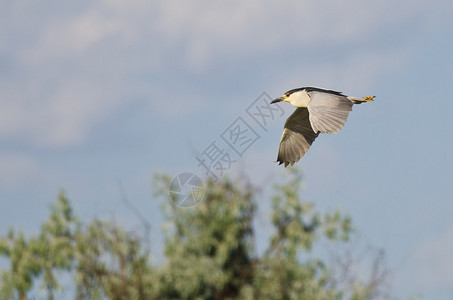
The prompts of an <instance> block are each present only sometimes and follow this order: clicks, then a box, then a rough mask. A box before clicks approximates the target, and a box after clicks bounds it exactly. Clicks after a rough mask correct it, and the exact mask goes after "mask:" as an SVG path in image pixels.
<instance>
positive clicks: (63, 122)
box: [0, 0, 432, 147]
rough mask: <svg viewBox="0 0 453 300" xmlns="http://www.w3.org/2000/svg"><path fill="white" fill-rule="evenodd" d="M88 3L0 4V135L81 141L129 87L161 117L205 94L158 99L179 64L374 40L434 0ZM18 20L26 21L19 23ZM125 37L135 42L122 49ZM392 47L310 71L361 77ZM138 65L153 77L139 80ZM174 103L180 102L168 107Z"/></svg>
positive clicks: (384, 61)
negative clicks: (2, 67) (2, 24)
mask: <svg viewBox="0 0 453 300" xmlns="http://www.w3.org/2000/svg"><path fill="white" fill-rule="evenodd" d="M30 5H31V4H30ZM84 5H85V7H83V8H82V9H80V7H78V9H77V10H68V9H64V12H65V14H62V15H59V14H58V10H57V11H56V12H53V13H52V14H50V13H49V12H48V11H45V10H44V11H43V10H40V12H41V13H42V14H44V13H45V14H44V15H38V16H36V15H35V14H30V13H29V12H28V11H29V10H30V9H27V6H26V4H21V5H19V6H17V5H16V6H14V7H12V6H11V7H10V8H9V11H7V12H6V13H5V12H4V14H6V15H7V17H8V19H7V21H8V23H9V27H8V28H9V29H6V28H2V29H0V33H1V34H2V35H3V34H5V36H6V37H7V39H6V40H7V41H8V46H4V47H1V48H0V54H3V55H4V56H5V57H7V58H8V59H10V60H11V61H10V66H11V68H12V71H10V73H5V74H6V75H5V74H3V75H2V76H3V77H2V78H3V80H2V84H1V85H2V94H1V95H0V139H3V140H5V139H6V140H10V139H12V138H14V139H19V140H24V141H26V142H27V143H29V144H33V145H39V146H44V147H64V146H73V145H77V144H80V143H82V142H83V141H84V140H85V138H86V136H87V134H89V132H90V130H91V129H92V126H94V125H95V124H97V123H101V122H102V121H103V120H105V118H107V117H108V116H109V115H111V114H112V113H115V111H116V110H117V109H119V108H120V107H122V105H123V104H125V103H126V102H127V101H130V99H131V98H134V96H147V97H149V102H150V103H152V105H153V108H154V109H155V110H156V113H161V114H163V115H165V116H175V115H176V116H181V114H188V113H190V112H192V111H193V109H194V107H197V106H199V105H201V104H202V103H203V101H210V100H211V99H208V100H206V99H205V100H201V99H200V98H199V97H198V95H197V94H198V92H197V88H194V89H193V90H194V92H193V95H194V97H193V98H196V99H198V100H197V101H198V103H195V105H194V102H191V105H187V103H188V102H187V100H186V99H181V100H179V103H178V102H177V101H176V100H172V101H170V99H168V100H167V99H164V98H165V97H163V96H165V95H168V89H170V88H172V87H173V85H174V82H173V80H174V79H173V76H178V75H179V74H178V73H180V70H184V71H185V72H187V74H188V75H187V76H190V74H191V73H193V72H195V73H197V72H204V71H205V70H207V68H211V69H212V67H213V66H215V65H216V63H217V62H221V61H225V58H229V59H231V58H232V57H236V58H242V59H244V58H245V59H246V58H247V57H250V56H256V55H266V54H268V55H270V54H272V53H278V52H281V51H283V50H285V49H288V48H294V49H305V50H306V51H317V50H318V49H323V48H331V49H332V50H331V51H332V53H335V51H336V48H337V47H339V46H342V47H346V46H347V45H348V44H351V45H353V44H356V43H357V41H359V40H361V39H364V38H366V39H367V40H372V39H373V37H374V38H376V39H378V38H379V37H381V36H384V35H385V34H386V33H387V32H390V31H393V26H395V25H396V24H401V23H404V22H408V21H410V20H413V19H416V18H419V20H420V22H424V20H425V19H426V20H429V22H432V18H431V19H430V18H428V17H427V18H424V17H423V16H424V15H426V14H427V12H429V8H430V7H431V6H430V5H428V4H426V3H424V2H423V1H418V2H409V1H403V2H402V3H399V6H398V4H396V5H395V4H394V3H393V2H392V3H390V2H386V1H384V2H375V3H366V4H365V3H364V2H362V1H359V0H355V1H349V2H337V1H333V0H326V1H318V2H309V1H305V2H293V1H284V2H278V3H277V2H273V1H265V2H262V1H257V0H255V1H248V2H241V1H230V2H222V3H210V2H208V3H207V2H205V1H201V0H197V1H190V2H178V3H176V2H169V1H153V2H143V1H129V2H127V3H125V2H122V1H107V0H103V1H95V2H87V3H85V4H84ZM63 7H64V6H62V5H61V6H59V7H57V8H56V9H58V8H59V9H61V10H63ZM81 7H82V6H81ZM29 8H30V7H29ZM32 8H35V7H32ZM327 8H328V9H327ZM23 19H28V20H29V22H28V23H23ZM24 24H26V25H24ZM24 26H25V27H24ZM26 26H28V27H30V28H28V27H26ZM15 30H17V31H18V33H16V32H15ZM30 30H32V32H33V34H32V35H30V34H29V33H28V32H30ZM16 36H17V37H16ZM129 46H131V47H132V49H131V50H126V49H129V48H128V47H129ZM394 48H395V49H396V50H392V49H390V50H388V51H379V50H376V51H368V52H367V53H364V54H362V55H357V54H356V53H355V52H354V50H353V48H351V53H349V54H348V55H347V56H346V57H342V58H341V59H340V60H341V62H339V61H332V62H326V63H325V64H320V65H319V66H318V67H317V68H316V69H317V70H319V72H318V73H319V74H316V73H310V78H312V81H315V80H313V78H322V79H323V82H326V85H328V83H330V82H336V83H337V84H336V86H339V85H343V83H338V82H339V81H340V82H341V81H345V79H342V78H349V79H348V80H349V82H351V81H354V82H355V80H356V79H359V80H361V81H363V82H365V84H366V82H371V81H373V80H374V79H375V78H376V77H377V76H378V74H382V73H385V72H386V71H388V69H387V68H388V67H391V66H395V65H397V63H398V61H401V60H400V58H401V53H400V52H401V49H404V45H403V46H395V47H394ZM307 49H308V50H307ZM329 51H330V50H329ZM395 51H396V55H395ZM0 57H1V56H0ZM271 63H272V62H269V64H271ZM175 66H176V67H175ZM218 72H221V70H218ZM143 74H149V76H147V78H146V79H142V78H143V77H144V76H145V75H143ZM303 74H305V75H303ZM326 74H330V75H326ZM294 75H297V76H299V77H303V76H308V75H307V72H305V71H303V70H301V73H300V74H299V73H298V74H294V72H293V73H291V72H288V74H287V76H285V75H282V80H287V78H288V76H292V77H294ZM139 76H142V78H141V79H140V80H142V81H143V80H145V81H146V80H148V82H146V84H142V83H139V84H135V83H131V79H130V78H137V77H139ZM285 77H286V78H285ZM165 78H168V80H165ZM329 78H330V79H329ZM179 80H182V79H179ZM345 85H347V82H345ZM201 87H202V85H200V87H198V88H199V89H200V88H201ZM159 95H163V96H159ZM175 101H176V102H175ZM184 104H186V105H184ZM175 106H177V107H181V109H179V110H175Z"/></svg>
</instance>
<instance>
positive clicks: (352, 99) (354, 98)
mask: <svg viewBox="0 0 453 300" xmlns="http://www.w3.org/2000/svg"><path fill="white" fill-rule="evenodd" d="M375 97H376V96H371V97H363V98H357V97H348V99H349V100H351V101H352V103H354V104H360V103H363V102H369V101H374V100H373V99H374V98H375Z"/></svg>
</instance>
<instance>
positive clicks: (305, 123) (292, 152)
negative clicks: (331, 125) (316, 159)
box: [277, 107, 318, 167]
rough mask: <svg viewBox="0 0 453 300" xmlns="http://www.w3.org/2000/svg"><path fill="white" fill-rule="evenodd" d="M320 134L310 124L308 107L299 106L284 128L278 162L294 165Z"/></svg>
mask: <svg viewBox="0 0 453 300" xmlns="http://www.w3.org/2000/svg"><path fill="white" fill-rule="evenodd" d="M317 136H318V133H315V132H314V131H313V128H312V127H311V125H310V119H309V113H308V109H307V108H305V107H299V108H297V109H296V110H295V111H294V112H293V114H292V115H291V116H290V117H289V118H288V120H286V123H285V128H284V129H283V135H282V139H281V140H280V147H279V148H278V156H277V162H279V164H280V165H281V164H282V163H284V164H285V167H286V166H288V164H291V165H294V164H295V163H296V162H298V161H299V160H300V159H301V158H302V157H303V156H304V154H305V153H306V152H307V151H308V149H310V146H311V144H312V143H313V141H314V140H315V139H316V137H317Z"/></svg>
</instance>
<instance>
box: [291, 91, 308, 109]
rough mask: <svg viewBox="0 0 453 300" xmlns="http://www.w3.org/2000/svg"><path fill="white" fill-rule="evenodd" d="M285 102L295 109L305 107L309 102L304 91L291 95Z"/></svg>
mask: <svg viewBox="0 0 453 300" xmlns="http://www.w3.org/2000/svg"><path fill="white" fill-rule="evenodd" d="M286 101H288V102H289V103H291V105H293V106H296V107H307V106H308V103H309V102H310V96H309V95H308V93H307V92H306V91H305V90H302V91H298V92H294V93H292V94H291V95H290V96H289V97H288V98H287V99H286Z"/></svg>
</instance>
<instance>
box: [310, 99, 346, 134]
mask: <svg viewBox="0 0 453 300" xmlns="http://www.w3.org/2000/svg"><path fill="white" fill-rule="evenodd" d="M309 95H310V98H311V100H310V102H309V103H308V112H309V113H310V123H311V126H312V127H313V130H314V131H315V132H321V133H332V132H334V133H337V132H338V131H340V130H341V128H343V125H344V123H346V120H347V119H348V116H349V112H350V111H351V110H352V105H353V103H352V101H351V100H349V99H348V98H347V97H346V96H343V95H336V94H329V93H323V92H316V91H315V92H310V93H309Z"/></svg>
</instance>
